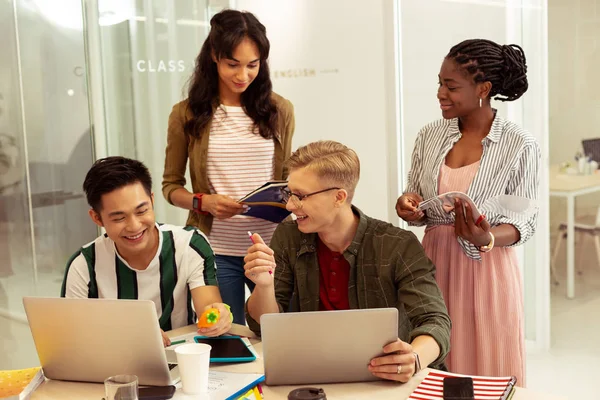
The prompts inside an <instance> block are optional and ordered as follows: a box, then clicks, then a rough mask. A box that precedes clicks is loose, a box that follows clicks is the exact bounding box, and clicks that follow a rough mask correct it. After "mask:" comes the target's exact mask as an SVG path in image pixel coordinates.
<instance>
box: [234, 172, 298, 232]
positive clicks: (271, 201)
mask: <svg viewBox="0 0 600 400" xmlns="http://www.w3.org/2000/svg"><path fill="white" fill-rule="evenodd" d="M286 187H287V181H271V182H267V183H265V184H264V185H262V186H261V187H259V188H258V189H256V190H254V191H252V192H250V193H248V194H247V195H246V196H244V197H243V198H242V199H240V200H239V202H240V203H242V204H246V205H248V206H249V207H250V208H249V210H248V211H246V212H245V213H244V214H243V215H248V216H250V217H255V218H261V219H265V220H267V221H271V222H276V223H279V222H281V221H283V220H284V219H286V218H287V217H288V216H289V215H290V214H291V213H290V212H289V211H288V210H286V209H285V204H286V203H285V202H284V201H283V194H282V192H281V190H282V189H284V188H286Z"/></svg>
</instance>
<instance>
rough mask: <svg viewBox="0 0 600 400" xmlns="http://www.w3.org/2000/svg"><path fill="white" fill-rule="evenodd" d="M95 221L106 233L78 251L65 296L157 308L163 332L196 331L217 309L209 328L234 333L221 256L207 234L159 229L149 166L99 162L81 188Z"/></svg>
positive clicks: (209, 332) (122, 160)
mask: <svg viewBox="0 0 600 400" xmlns="http://www.w3.org/2000/svg"><path fill="white" fill-rule="evenodd" d="M83 190H84V191H85V194H86V196H87V201H88V203H89V205H90V207H91V208H90V210H89V215H90V217H91V218H92V221H94V223H96V225H98V226H100V227H103V228H104V229H105V230H106V233H105V234H104V235H102V236H100V237H98V238H97V239H96V240H94V241H93V242H91V243H88V244H86V245H85V246H83V247H82V248H81V249H80V250H79V251H77V252H76V253H75V254H74V255H73V256H72V257H71V259H70V260H69V261H68V263H67V268H66V271H65V278H64V281H63V284H62V290H61V296H62V297H70V298H111V299H115V298H116V299H144V300H152V301H153V302H154V303H155V304H156V311H157V316H158V318H159V324H160V327H161V331H162V332H163V341H164V343H165V346H167V345H168V344H169V343H170V341H169V339H168V337H167V336H166V335H165V334H164V331H167V330H171V329H175V328H179V327H181V326H185V325H189V324H193V323H194V322H195V318H196V315H195V313H194V310H193V309H192V304H193V306H194V309H195V310H197V311H198V312H202V311H204V310H205V309H207V308H210V307H215V308H217V309H219V311H220V312H221V318H220V320H219V322H218V323H217V324H216V325H215V326H214V327H212V328H203V329H201V330H200V333H201V334H202V335H205V336H218V335H221V334H223V333H225V332H227V331H228V330H229V328H230V327H231V320H232V318H231V314H230V312H229V307H228V306H227V305H225V304H223V303H222V302H221V296H220V294H219V288H218V287H217V281H216V267H215V256H214V253H213V251H212V249H211V247H210V244H209V243H208V240H207V239H206V237H205V236H204V234H203V233H202V232H200V231H198V230H196V229H194V228H183V227H177V226H172V225H161V224H157V223H156V222H155V217H154V208H153V206H154V194H153V193H152V178H151V177H150V173H149V172H148V169H147V168H146V166H144V164H142V163H141V162H139V161H136V160H132V159H128V158H124V157H107V158H104V159H100V160H98V161H96V163H94V165H93V166H92V168H91V169H90V170H89V172H88V173H87V175H86V177H85V181H84V183H83Z"/></svg>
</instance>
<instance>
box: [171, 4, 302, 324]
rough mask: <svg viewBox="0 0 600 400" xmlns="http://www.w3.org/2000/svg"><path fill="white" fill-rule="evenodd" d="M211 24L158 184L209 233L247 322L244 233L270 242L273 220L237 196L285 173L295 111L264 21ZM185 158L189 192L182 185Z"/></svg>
mask: <svg viewBox="0 0 600 400" xmlns="http://www.w3.org/2000/svg"><path fill="white" fill-rule="evenodd" d="M210 26H211V29H210V33H209V34H208V38H207V39H206V41H205V42H204V44H203V46H202V49H201V50H200V54H199V55H198V57H197V59H196V67H195V70H194V73H193V76H192V78H191V82H190V86H189V92H188V98H187V99H185V100H184V101H182V102H180V103H177V104H176V105H175V106H174V107H173V110H172V112H171V115H170V117H169V128H168V141H167V149H166V159H165V171H164V175H163V185H162V188H163V194H164V196H165V198H166V199H167V201H169V203H171V204H173V205H175V206H177V207H181V208H184V209H186V210H190V213H189V217H188V220H187V224H188V225H192V226H196V227H199V228H200V229H201V230H202V231H203V232H204V233H205V234H206V235H207V236H208V237H209V240H210V243H211V245H212V247H213V249H214V251H215V254H216V263H217V280H218V284H219V288H220V291H221V297H222V298H223V302H224V303H226V304H229V305H230V306H231V310H232V312H233V315H234V322H235V323H238V324H244V323H245V318H244V297H245V296H244V293H245V289H244V285H245V284H246V285H248V288H249V289H250V290H251V291H252V289H253V288H254V284H253V283H252V282H251V281H250V280H248V279H247V278H245V276H244V268H243V266H244V256H245V255H246V251H247V249H248V246H249V244H250V243H249V239H248V234H247V232H248V231H250V232H258V233H259V234H260V235H261V237H263V238H265V241H266V242H267V243H268V242H269V241H270V238H271V236H272V234H273V232H274V230H275V227H276V224H274V223H272V222H269V221H265V220H262V219H256V218H253V217H249V216H244V211H245V206H242V205H241V204H239V203H238V202H237V200H238V199H239V198H241V197H243V196H244V195H246V194H247V193H249V192H251V191H252V190H254V189H255V188H257V187H258V186H260V185H262V184H264V183H265V182H267V181H269V180H273V179H277V180H279V179H286V178H287V171H286V170H285V169H284V167H283V162H284V160H285V159H286V158H287V157H289V156H290V154H291V143H292V136H293V133H294V111H293V106H292V104H291V103H290V102H289V101H288V100H286V99H284V98H283V97H281V96H279V95H277V94H275V93H274V92H273V90H272V84H271V78H270V74H269V65H268V63H267V60H268V57H269V48H270V44H269V40H268V39H267V36H266V29H265V27H264V25H262V24H261V23H260V22H259V21H258V19H257V18H256V17H255V16H254V15H253V14H251V13H249V12H240V11H236V10H224V11H221V12H219V13H218V14H216V15H215V16H213V18H212V19H211V21H210ZM188 161H189V173H190V178H191V181H192V182H191V183H192V190H193V193H191V192H189V191H188V190H187V189H186V188H185V187H184V186H185V184H186V179H185V172H186V165H187V163H188ZM175 256H177V255H175Z"/></svg>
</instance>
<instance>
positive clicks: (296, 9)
mask: <svg viewBox="0 0 600 400" xmlns="http://www.w3.org/2000/svg"><path fill="white" fill-rule="evenodd" d="M235 3H236V4H235V5H236V8H237V9H239V10H247V11H251V12H253V13H255V15H256V16H257V17H258V19H259V20H260V21H261V22H262V23H263V24H264V25H265V26H266V28H267V35H268V37H269V40H270V42H271V53H270V67H271V76H272V78H273V85H274V90H275V91H276V92H278V93H280V94H281V95H283V96H284V97H286V98H288V99H289V100H291V101H292V103H293V104H294V107H295V115H296V133H295V136H294V141H293V146H294V149H295V148H297V147H298V146H301V145H303V144H306V143H309V142H312V141H315V140H321V139H331V140H337V141H339V142H341V143H344V144H345V145H347V146H349V147H351V148H352V149H354V150H355V151H356V152H357V153H358V155H359V157H360V160H361V178H360V182H359V184H358V188H357V191H356V195H355V198H354V201H353V202H354V204H355V205H356V206H358V207H359V208H361V209H362V210H363V211H364V212H366V213H367V214H369V215H371V216H373V217H376V218H379V219H382V220H389V221H394V222H395V221H397V217H395V211H394V205H395V198H396V194H397V188H395V187H394V185H393V181H394V179H393V177H394V176H396V173H397V172H396V171H397V166H396V165H397V160H396V159H395V155H394V149H393V148H391V146H388V145H389V144H390V140H391V143H394V142H395V137H396V133H395V107H394V106H395V104H394V102H393V97H392V101H390V99H389V97H388V95H389V93H390V92H392V93H393V91H394V85H395V83H394V80H393V79H394V76H393V73H394V60H393V57H394V41H393V38H394V37H393V18H394V13H393V8H392V7H393V2H392V1H387V0H378V1H369V2H365V1H363V0H328V1H322V0H294V1H291V0H289V1H278V0H238V1H236V2H235ZM305 71H306V72H305ZM288 75H291V77H290V76H288ZM305 75H306V76H305Z"/></svg>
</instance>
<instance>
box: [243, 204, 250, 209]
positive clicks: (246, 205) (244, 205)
mask: <svg viewBox="0 0 600 400" xmlns="http://www.w3.org/2000/svg"><path fill="white" fill-rule="evenodd" d="M242 207H244V208H250V206H249V205H248V204H242Z"/></svg>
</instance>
